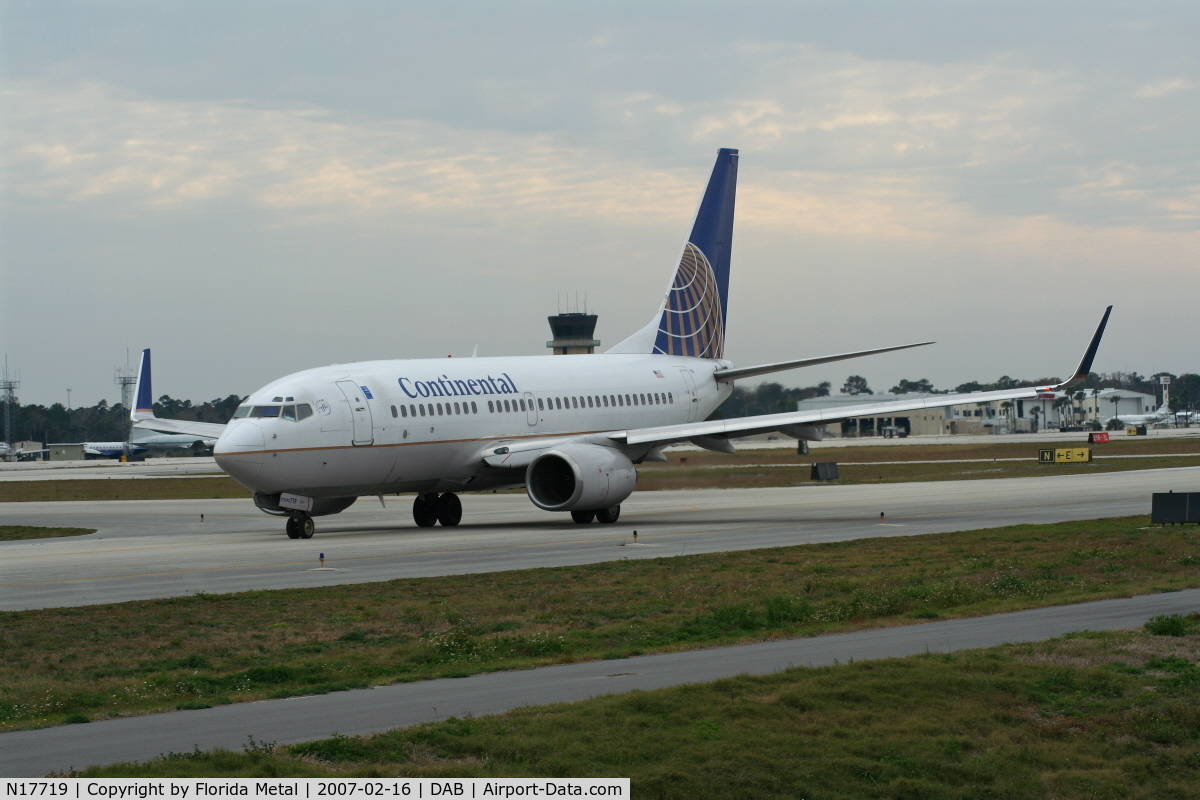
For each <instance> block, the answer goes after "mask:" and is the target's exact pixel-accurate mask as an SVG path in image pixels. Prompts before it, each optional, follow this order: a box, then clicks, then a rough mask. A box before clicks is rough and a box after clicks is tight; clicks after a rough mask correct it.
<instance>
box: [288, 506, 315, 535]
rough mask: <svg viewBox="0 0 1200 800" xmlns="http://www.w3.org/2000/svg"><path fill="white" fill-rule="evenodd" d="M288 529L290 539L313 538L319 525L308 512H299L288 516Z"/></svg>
mask: <svg viewBox="0 0 1200 800" xmlns="http://www.w3.org/2000/svg"><path fill="white" fill-rule="evenodd" d="M286 530H287V535H288V538H289V539H311V538H312V537H313V534H314V533H316V532H317V525H316V523H315V522H313V518H312V517H310V516H309V515H308V514H305V513H303V512H297V513H295V514H292V515H291V516H289V517H288V521H287V527H286Z"/></svg>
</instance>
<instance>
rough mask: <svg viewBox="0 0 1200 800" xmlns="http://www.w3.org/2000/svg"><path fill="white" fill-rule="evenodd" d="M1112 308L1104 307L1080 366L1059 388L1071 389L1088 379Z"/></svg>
mask: <svg viewBox="0 0 1200 800" xmlns="http://www.w3.org/2000/svg"><path fill="white" fill-rule="evenodd" d="M1112 309H1113V307H1112V306H1109V307H1108V308H1106V309H1104V316H1103V317H1102V318H1101V320H1100V325H1099V327H1097V328H1096V333H1095V335H1093V336H1092V341H1091V343H1090V344H1088V348H1087V350H1086V351H1085V352H1084V354H1083V360H1082V361H1080V362H1079V368H1078V369H1076V370H1075V374H1074V375H1072V376H1071V379H1070V380H1068V381H1066V382H1065V383H1063V384H1061V385H1060V386H1059V387H1058V388H1060V389H1069V388H1071V387H1072V386H1075V385H1077V384H1080V383H1083V382H1084V381H1085V380H1087V376H1088V375H1090V374H1091V372H1092V361H1093V360H1094V359H1095V358H1096V351H1097V350H1098V349H1099V348H1100V337H1101V336H1103V335H1104V326H1105V325H1107V324H1108V315H1109V314H1111V313H1112Z"/></svg>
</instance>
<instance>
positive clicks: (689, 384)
mask: <svg viewBox="0 0 1200 800" xmlns="http://www.w3.org/2000/svg"><path fill="white" fill-rule="evenodd" d="M679 374H680V375H682V376H683V384H684V386H685V387H686V388H687V396H686V397H684V398H683V399H684V401H685V402H686V403H687V404H688V422H695V421H696V415H697V414H698V413H699V411H700V398H699V397H697V396H696V381H695V379H694V378H692V371H691V370H690V369H682V368H681V369H680V370H679Z"/></svg>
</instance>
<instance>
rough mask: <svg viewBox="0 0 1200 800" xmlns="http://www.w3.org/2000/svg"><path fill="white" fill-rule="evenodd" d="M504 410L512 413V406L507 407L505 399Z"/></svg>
mask: <svg viewBox="0 0 1200 800" xmlns="http://www.w3.org/2000/svg"><path fill="white" fill-rule="evenodd" d="M504 410H505V411H507V412H509V413H510V414H511V413H512V408H510V407H509V405H508V401H507V400H505V401H504Z"/></svg>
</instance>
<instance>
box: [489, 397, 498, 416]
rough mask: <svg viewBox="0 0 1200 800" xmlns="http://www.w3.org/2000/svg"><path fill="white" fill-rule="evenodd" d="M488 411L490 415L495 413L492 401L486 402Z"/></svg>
mask: <svg viewBox="0 0 1200 800" xmlns="http://www.w3.org/2000/svg"><path fill="white" fill-rule="evenodd" d="M488 411H490V412H491V413H493V414H495V413H496V409H494V408H492V401H491V400H488Z"/></svg>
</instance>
